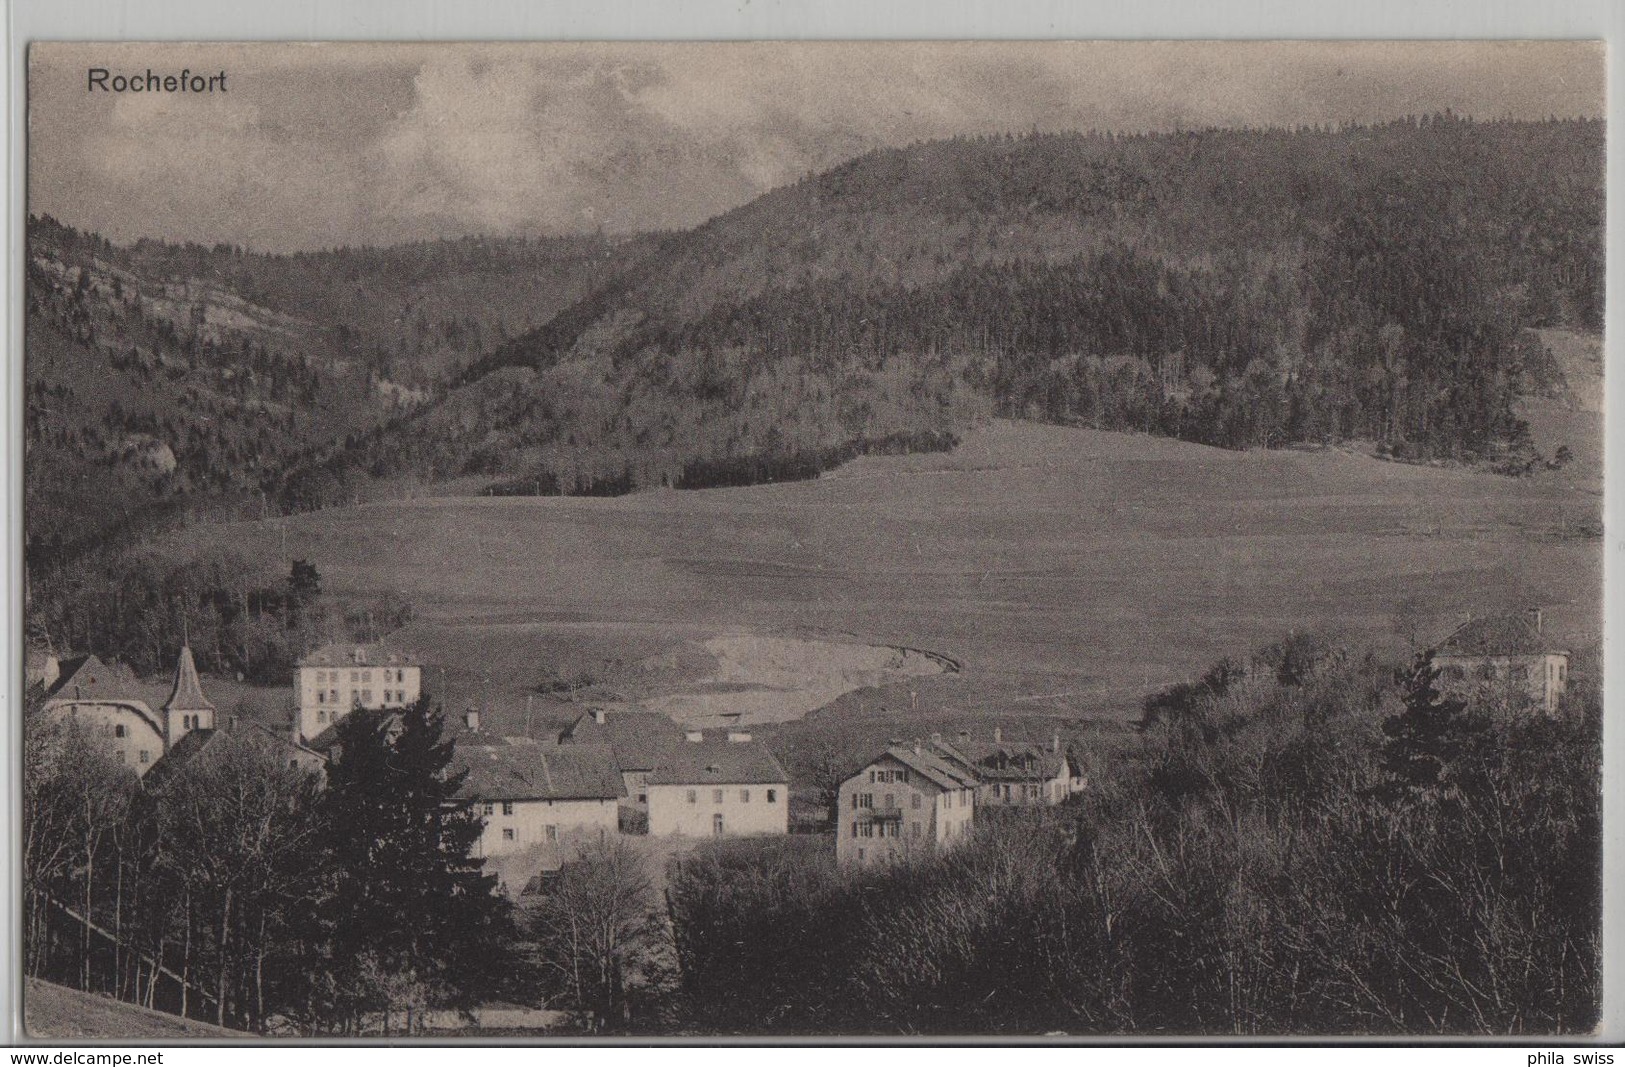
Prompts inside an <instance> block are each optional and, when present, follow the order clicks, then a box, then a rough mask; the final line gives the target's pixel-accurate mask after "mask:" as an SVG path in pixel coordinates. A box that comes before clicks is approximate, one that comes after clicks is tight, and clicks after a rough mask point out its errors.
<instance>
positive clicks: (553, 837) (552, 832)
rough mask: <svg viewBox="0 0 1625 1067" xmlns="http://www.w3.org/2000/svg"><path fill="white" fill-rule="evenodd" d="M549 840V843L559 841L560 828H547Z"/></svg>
mask: <svg viewBox="0 0 1625 1067" xmlns="http://www.w3.org/2000/svg"><path fill="white" fill-rule="evenodd" d="M547 839H548V840H549V841H557V840H558V839H559V828H558V827H557V826H549V827H547Z"/></svg>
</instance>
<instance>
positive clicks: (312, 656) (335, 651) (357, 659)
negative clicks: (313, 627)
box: [299, 644, 419, 667]
mask: <svg viewBox="0 0 1625 1067" xmlns="http://www.w3.org/2000/svg"><path fill="white" fill-rule="evenodd" d="M418 664H419V660H418V658H417V657H416V656H414V655H412V654H411V653H410V652H404V651H402V650H400V649H397V648H385V647H384V646H383V645H379V644H372V645H356V644H348V645H341V644H331V645H323V646H322V647H321V648H318V649H316V650H315V651H314V652H307V653H306V654H305V655H303V656H301V657H299V666H301V667H415V666H418Z"/></svg>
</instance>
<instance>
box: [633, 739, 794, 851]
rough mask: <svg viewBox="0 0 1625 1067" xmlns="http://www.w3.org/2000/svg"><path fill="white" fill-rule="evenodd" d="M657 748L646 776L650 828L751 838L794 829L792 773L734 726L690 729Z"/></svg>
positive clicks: (663, 833) (677, 833)
mask: <svg viewBox="0 0 1625 1067" xmlns="http://www.w3.org/2000/svg"><path fill="white" fill-rule="evenodd" d="M685 738H686V739H685V740H683V741H678V742H674V743H672V744H670V745H668V746H666V747H665V748H664V749H663V750H662V751H660V752H659V753H658V760H657V761H656V765H655V767H654V769H652V770H651V771H650V772H649V774H648V777H647V782H646V788H647V790H648V798H649V833H650V834H652V835H658V836H682V837H746V836H752V835H757V834H785V833H789V832H790V776H789V775H788V774H786V773H785V772H784V768H783V767H781V766H780V765H779V761H778V760H776V759H774V758H773V754H772V753H771V752H769V751H768V749H767V746H766V745H764V744H762V743H761V742H760V741H754V740H752V739H751V736H750V734H748V733H743V732H740V731H731V732H729V733H728V735H727V737H726V738H711V737H707V736H705V734H704V732H703V731H700V730H691V731H689V732H688V733H687V734H686V735H685Z"/></svg>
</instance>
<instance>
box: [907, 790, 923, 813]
mask: <svg viewBox="0 0 1625 1067" xmlns="http://www.w3.org/2000/svg"><path fill="white" fill-rule="evenodd" d="M908 806H909V807H911V808H913V809H914V810H915V811H919V810H920V794H918V793H915V794H914V797H913V799H912V800H910V801H909V805H908Z"/></svg>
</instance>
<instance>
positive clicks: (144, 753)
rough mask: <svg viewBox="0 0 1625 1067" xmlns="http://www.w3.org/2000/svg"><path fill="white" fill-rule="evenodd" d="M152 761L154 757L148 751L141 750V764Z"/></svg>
mask: <svg viewBox="0 0 1625 1067" xmlns="http://www.w3.org/2000/svg"><path fill="white" fill-rule="evenodd" d="M151 759H152V756H151V755H149V754H148V752H147V750H146V749H142V750H141V756H140V760H141V762H142V763H146V762H148V761H149V760H151Z"/></svg>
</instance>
